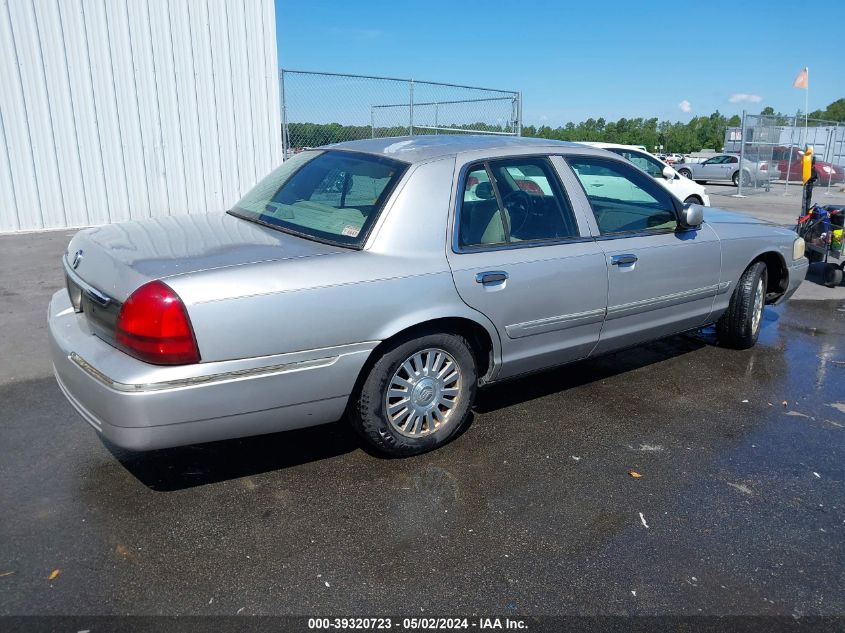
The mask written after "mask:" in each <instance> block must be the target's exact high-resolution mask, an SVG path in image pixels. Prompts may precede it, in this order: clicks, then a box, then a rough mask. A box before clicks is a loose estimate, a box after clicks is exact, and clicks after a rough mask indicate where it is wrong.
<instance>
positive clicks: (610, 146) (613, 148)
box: [582, 142, 710, 207]
mask: <svg viewBox="0 0 845 633" xmlns="http://www.w3.org/2000/svg"><path fill="white" fill-rule="evenodd" d="M582 145H590V146H591V147H600V148H601V149H606V150H608V151H610V152H613V153H614V154H619V155H620V156H622V157H623V158H625V159H627V160H629V161H630V162H632V163H634V165H636V166H637V167H639V168H640V169H642V170H643V171H644V172H645V173H647V174H648V175H649V176H651V177H652V178H654V179H655V180H656V181H657V182H658V183H660V185H662V186H663V187H665V188H666V189H668V190H669V191H670V192H671V193H672V194H673V195H674V196H675V197H676V198H678V200H681V201H683V202H694V203H695V204H702V205H704V206H705V207H709V206H710V197H709V196H708V195H707V189H706V188H705V187H703V186H702V185H699V184H698V183H697V182H695V181H693V180H690V179H689V178H685V177H684V176H683V175H681V174H679V173H678V172H677V171H675V169H674V167H672V166H671V165H667V164H666V163H664V162H663V161H661V160H659V159H658V158H656V157H655V156H653V155H651V154H649V153H648V152H646V151H644V150H642V149H640V148H639V147H638V146H636V145H619V144H617V143H594V142H589V143H582Z"/></svg>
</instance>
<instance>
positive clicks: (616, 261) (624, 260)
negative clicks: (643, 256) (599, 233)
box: [610, 253, 638, 266]
mask: <svg viewBox="0 0 845 633" xmlns="http://www.w3.org/2000/svg"><path fill="white" fill-rule="evenodd" d="M637 259H638V258H637V256H636V255H634V254H633V253H626V254H625V255H613V256H612V257H611V258H610V263H611V264H613V265H614V266H625V265H626V264H633V263H634V262H635V261H637Z"/></svg>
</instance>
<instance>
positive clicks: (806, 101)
mask: <svg viewBox="0 0 845 633" xmlns="http://www.w3.org/2000/svg"><path fill="white" fill-rule="evenodd" d="M809 112H810V67H809V66H807V89H806V90H805V91H804V145H805V146H806V145H807V139H808V138H809V137H808V136H807V121H808V119H807V117H809V116H810V114H809Z"/></svg>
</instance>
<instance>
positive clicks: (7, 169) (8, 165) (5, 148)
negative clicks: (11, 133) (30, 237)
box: [0, 108, 21, 230]
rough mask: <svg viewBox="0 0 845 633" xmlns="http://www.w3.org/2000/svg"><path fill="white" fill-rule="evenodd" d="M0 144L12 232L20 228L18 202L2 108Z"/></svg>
mask: <svg viewBox="0 0 845 633" xmlns="http://www.w3.org/2000/svg"><path fill="white" fill-rule="evenodd" d="M0 143H3V156H5V157H6V162H5V165H4V167H5V169H4V170H3V172H4V173H5V174H6V178H5V180H7V181H8V187H9V193H10V194H11V195H12V208H13V209H14V212H15V213H14V219H15V223H14V225H12V227H11V228H12V229H13V230H20V227H21V218H20V215H19V214H18V201H17V195H16V194H15V181H14V179H13V178H12V163H11V160H12V159H11V156H9V143H8V142H7V141H6V125H5V124H4V123H3V108H0ZM4 207H5V208H8V205H4ZM2 218H3V216H2V215H0V220H2ZM2 228H3V223H2V222H0V229H2Z"/></svg>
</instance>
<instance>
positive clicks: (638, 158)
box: [616, 149, 663, 178]
mask: <svg viewBox="0 0 845 633" xmlns="http://www.w3.org/2000/svg"><path fill="white" fill-rule="evenodd" d="M616 153H617V154H619V155H620V156H622V157H623V158H627V159H628V160H629V161H631V162H632V163H633V164H634V165H636V166H637V167H639V168H640V169H642V170H643V171H644V172H645V173H647V174H648V175H649V176H651V177H652V178H663V165H662V164H661V163H660V161H658V160H657V159H656V158H652V157H651V156H649V155H648V154H643V153H642V152H634V151H631V150H624V149H623V150H620V151H618V152H616Z"/></svg>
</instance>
